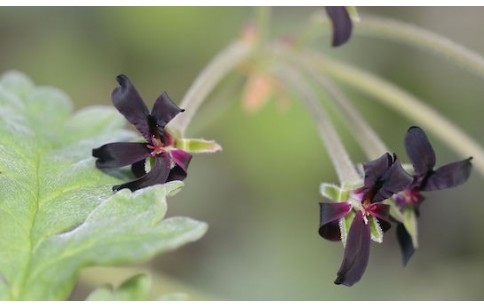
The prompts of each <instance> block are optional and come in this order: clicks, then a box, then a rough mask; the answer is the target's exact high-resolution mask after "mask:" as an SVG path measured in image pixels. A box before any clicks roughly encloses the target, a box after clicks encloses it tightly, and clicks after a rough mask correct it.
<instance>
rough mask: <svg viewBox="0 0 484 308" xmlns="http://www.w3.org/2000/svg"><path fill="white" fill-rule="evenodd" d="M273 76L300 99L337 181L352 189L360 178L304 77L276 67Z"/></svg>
mask: <svg viewBox="0 0 484 308" xmlns="http://www.w3.org/2000/svg"><path fill="white" fill-rule="evenodd" d="M275 75H276V76H277V78H279V79H280V80H281V81H283V82H284V83H286V84H288V85H290V86H291V87H292V88H293V89H294V90H295V91H296V92H297V93H298V94H299V95H300V96H301V98H302V101H303V102H304V103H305V104H306V107H307V109H308V111H309V113H310V115H311V116H312V117H313V120H314V121H315V123H316V126H317V128H318V132H319V135H320V136H321V139H322V140H323V143H324V145H325V147H326V150H327V151H328V154H329V156H330V158H331V161H332V162H333V165H334V167H335V169H336V174H337V175H338V178H339V181H340V183H341V184H342V185H343V186H346V187H353V186H354V185H355V184H357V183H358V182H359V181H361V177H360V176H359V174H358V173H357V172H356V169H355V167H354V165H353V163H352V162H351V159H350V157H349V155H348V153H347V152H346V150H345V148H344V145H343V143H342V142H341V140H340V138H339V136H338V133H337V132H336V130H335V129H334V127H333V125H332V124H331V121H330V119H329V118H328V117H327V115H326V112H325V110H324V108H323V106H322V104H320V103H319V100H318V97H317V96H316V95H315V93H314V91H313V90H312V89H311V88H310V87H309V86H308V85H307V83H306V82H304V77H303V76H302V75H301V74H300V73H299V72H298V71H296V70H295V69H293V68H290V67H288V66H284V67H278V68H277V70H276V72H275Z"/></svg>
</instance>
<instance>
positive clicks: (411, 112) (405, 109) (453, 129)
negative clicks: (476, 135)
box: [301, 51, 484, 175]
mask: <svg viewBox="0 0 484 308" xmlns="http://www.w3.org/2000/svg"><path fill="white" fill-rule="evenodd" d="M301 58H302V59H303V61H308V64H309V65H312V66H314V67H316V68H317V69H319V70H322V71H323V72H325V73H327V74H329V75H330V76H332V77H333V78H336V79H338V80H340V81H342V82H345V83H347V84H349V85H351V86H353V87H355V88H357V89H359V90H360V91H362V92H365V93H367V94H368V95H370V96H372V97H374V98H377V99H378V101H379V102H381V103H383V104H385V105H387V106H389V107H391V108H393V109H395V110H396V111H398V112H399V113H401V114H403V115H405V116H407V117H408V118H410V119H412V120H413V121H415V122H416V123H418V124H423V126H424V127H425V128H428V129H429V130H430V131H432V132H433V133H434V134H435V136H437V137H439V138H440V139H441V140H442V141H443V142H444V143H446V144H448V145H449V146H450V147H451V148H453V149H454V151H456V152H457V153H459V154H460V155H461V156H462V157H469V156H473V157H474V160H473V164H474V165H475V166H476V168H477V169H478V170H479V172H480V173H481V174H482V175H484V149H483V148H482V146H481V145H479V144H478V143H477V142H476V141H474V140H473V139H472V138H470V137H469V136H468V135H467V134H466V133H465V132H463V131H462V130H461V129H460V128H459V127H457V126H456V125H454V124H453V123H452V122H450V121H449V120H447V119H446V118H444V117H443V116H442V115H440V114H439V113H438V112H437V111H435V110H434V109H432V108H430V107H428V104H425V103H424V102H422V101H421V100H419V99H418V98H416V97H415V96H413V95H411V94H410V93H408V92H406V91H405V90H402V89H400V88H398V87H397V86H395V85H393V84H391V83H389V82H387V81H385V80H383V79H381V78H379V77H377V76H375V75H373V74H371V73H368V72H365V71H363V70H360V69H357V68H355V67H351V66H348V65H346V64H343V63H341V62H338V61H336V60H331V59H329V58H327V57H324V56H323V55H321V54H319V53H318V52H316V51H306V52H304V53H303V54H302V57H301Z"/></svg>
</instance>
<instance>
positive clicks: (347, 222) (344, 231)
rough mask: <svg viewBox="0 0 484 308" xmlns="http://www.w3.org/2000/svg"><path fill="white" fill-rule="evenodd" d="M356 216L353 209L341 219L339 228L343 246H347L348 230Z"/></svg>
mask: <svg viewBox="0 0 484 308" xmlns="http://www.w3.org/2000/svg"><path fill="white" fill-rule="evenodd" d="M354 218H355V212H353V211H351V212H349V213H348V214H347V215H346V216H344V217H343V218H341V219H340V220H339V230H340V233H341V242H342V243H343V246H346V239H347V238H348V232H349V231H350V227H351V224H352V223H353V219H354Z"/></svg>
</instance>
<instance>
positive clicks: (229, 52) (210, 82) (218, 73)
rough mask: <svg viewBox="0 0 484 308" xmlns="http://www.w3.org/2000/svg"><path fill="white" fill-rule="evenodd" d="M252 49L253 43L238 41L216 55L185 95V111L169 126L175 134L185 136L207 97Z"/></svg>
mask: <svg viewBox="0 0 484 308" xmlns="http://www.w3.org/2000/svg"><path fill="white" fill-rule="evenodd" d="M252 49H253V46H252V45H250V44H248V43H246V42H243V41H236V42H234V43H232V44H231V45H229V46H228V47H227V48H225V49H224V50H222V52H220V53H219V54H218V55H217V56H215V58H213V59H212V60H211V61H210V62H209V63H208V65H207V66H206V67H205V69H204V70H203V71H202V72H201V73H200V74H199V75H198V77H197V78H196V79H195V81H194V82H193V84H192V85H191V87H190V88H189V89H188V91H187V92H186V94H185V96H184V97H183V99H182V101H181V103H180V108H183V109H185V112H183V113H180V114H179V115H178V116H177V117H175V118H174V119H173V120H172V121H171V122H170V123H169V125H168V128H169V129H170V130H171V131H173V132H174V133H175V134H180V135H182V136H183V135H184V134H185V131H186V129H187V127H188V125H189V124H190V122H191V120H192V119H193V116H194V115H195V113H196V112H197V110H198V108H199V107H200V105H201V104H202V103H203V101H204V100H205V98H206V97H207V96H208V95H209V94H210V92H212V90H213V89H214V88H215V86H216V85H217V84H218V83H219V82H220V81H221V80H222V79H223V78H224V77H225V76H226V75H227V74H228V73H229V72H230V71H231V70H233V69H234V68H235V67H236V66H237V65H238V64H239V63H241V62H242V61H243V60H245V59H246V58H247V57H248V56H249V55H250V54H251V51H252Z"/></svg>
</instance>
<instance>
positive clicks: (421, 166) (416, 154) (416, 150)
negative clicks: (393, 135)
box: [405, 126, 435, 176]
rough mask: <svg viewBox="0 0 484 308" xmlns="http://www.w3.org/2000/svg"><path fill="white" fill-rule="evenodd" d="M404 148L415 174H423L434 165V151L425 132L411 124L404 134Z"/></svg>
mask: <svg viewBox="0 0 484 308" xmlns="http://www.w3.org/2000/svg"><path fill="white" fill-rule="evenodd" d="M405 150H406V151H407V155H408V158H410V161H411V162H412V165H413V168H414V169H415V174H416V175H417V176H421V175H425V174H426V173H427V172H429V171H431V170H432V169H433V168H434V166H435V152H434V149H433V148H432V145H431V144H430V141H429V139H428V138H427V135H426V134H425V132H424V131H423V130H422V129H421V128H420V127H418V126H412V127H410V128H409V129H408V131H407V134H406V135H405Z"/></svg>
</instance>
